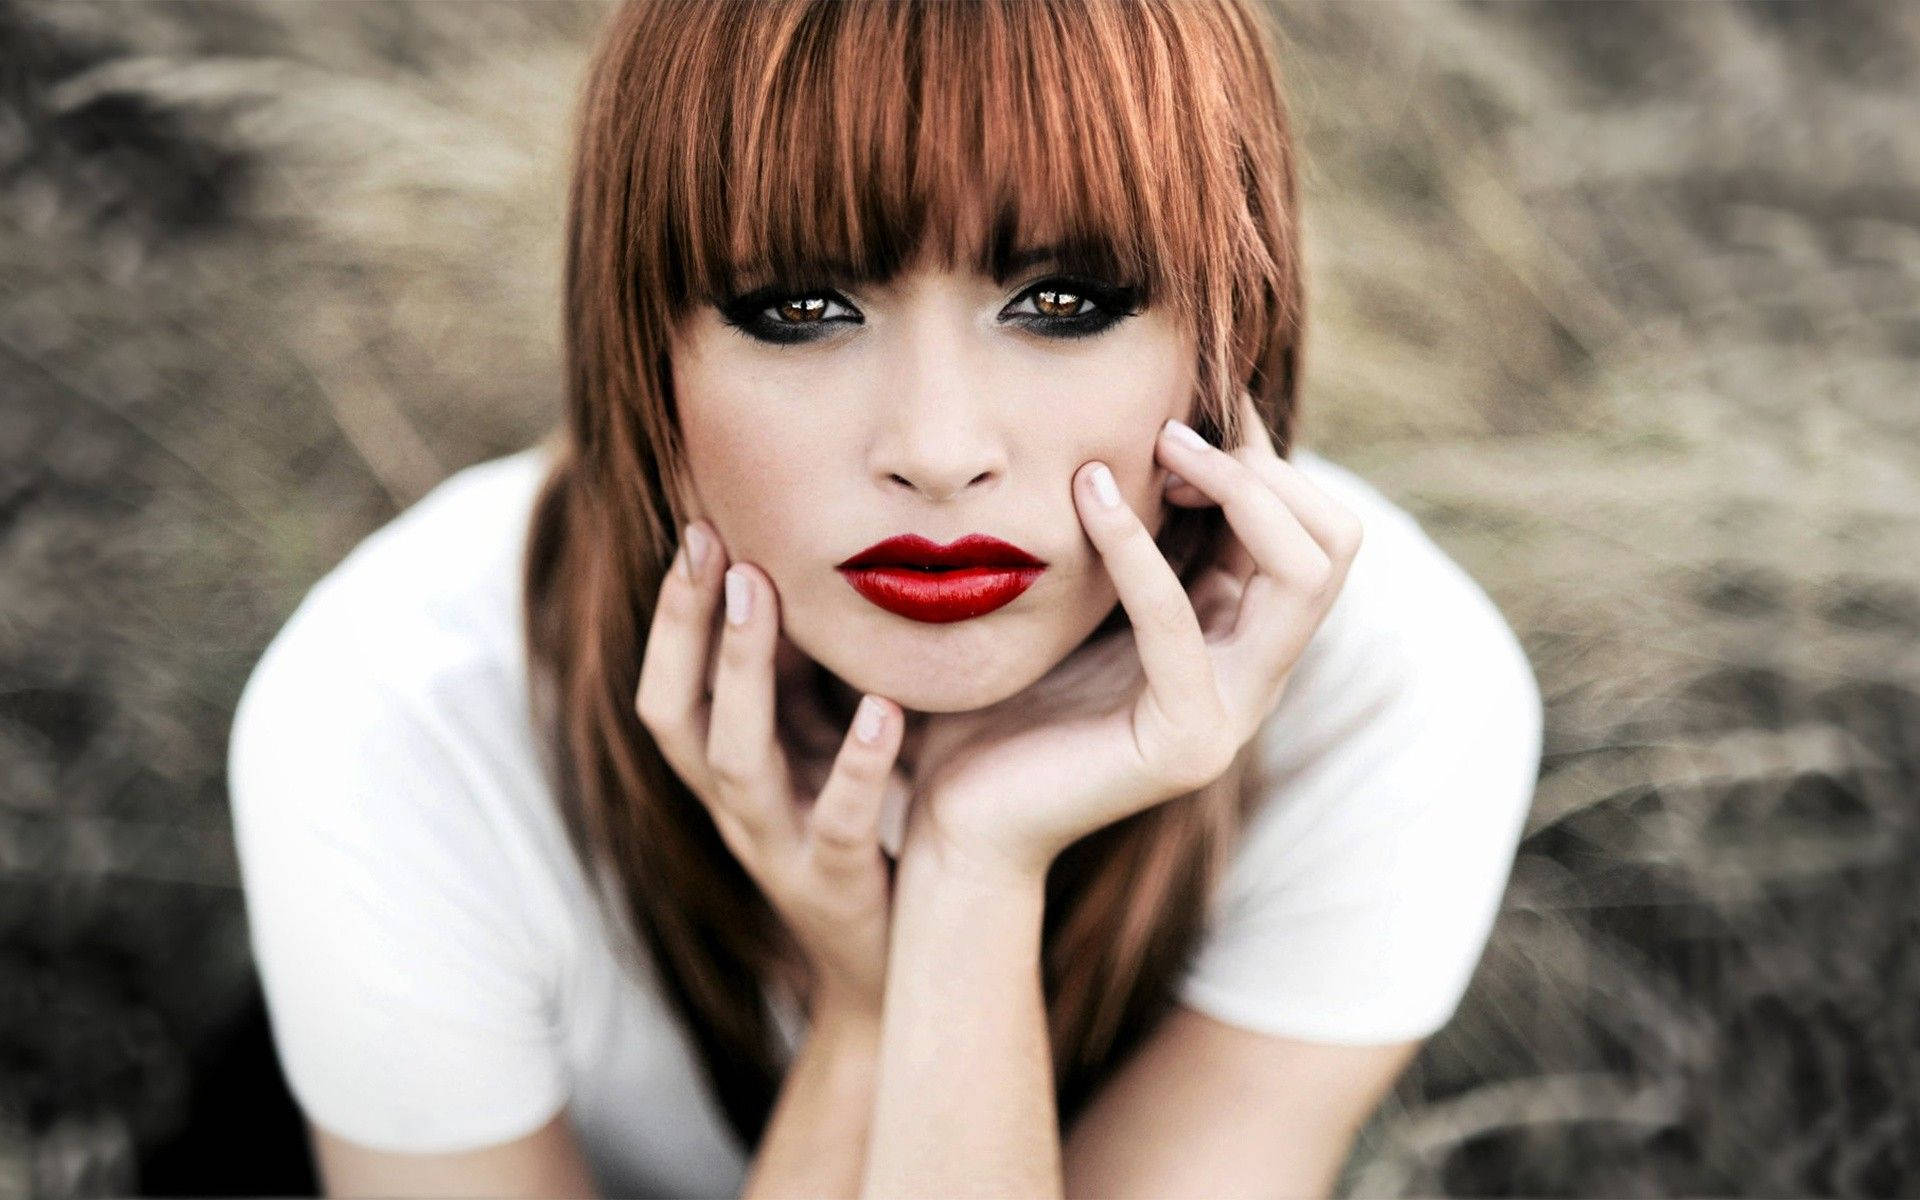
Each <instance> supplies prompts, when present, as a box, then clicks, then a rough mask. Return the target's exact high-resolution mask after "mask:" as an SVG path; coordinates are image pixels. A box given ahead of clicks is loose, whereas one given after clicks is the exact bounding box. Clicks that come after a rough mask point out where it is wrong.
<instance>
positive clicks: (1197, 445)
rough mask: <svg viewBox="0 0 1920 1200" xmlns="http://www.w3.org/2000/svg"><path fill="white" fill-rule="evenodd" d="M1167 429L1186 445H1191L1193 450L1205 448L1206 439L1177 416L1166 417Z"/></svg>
mask: <svg viewBox="0 0 1920 1200" xmlns="http://www.w3.org/2000/svg"><path fill="white" fill-rule="evenodd" d="M1167 431H1168V432H1169V433H1171V434H1173V436H1174V437H1177V438H1179V439H1180V440H1181V441H1183V442H1185V443H1186V444H1187V445H1189V446H1192V447H1193V448H1194V449H1195V450H1205V449H1206V448H1207V439H1205V438H1203V437H1201V436H1200V435H1199V434H1198V433H1195V432H1194V431H1193V428H1192V427H1191V426H1190V425H1188V424H1187V423H1186V422H1185V421H1182V420H1180V419H1179V418H1178V417H1169V418H1167Z"/></svg>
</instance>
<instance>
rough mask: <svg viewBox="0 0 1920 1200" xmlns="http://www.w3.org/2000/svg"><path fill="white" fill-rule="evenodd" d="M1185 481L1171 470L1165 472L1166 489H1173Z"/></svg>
mask: <svg viewBox="0 0 1920 1200" xmlns="http://www.w3.org/2000/svg"><path fill="white" fill-rule="evenodd" d="M1185 482H1186V480H1184V479H1182V478H1180V476H1179V475H1177V474H1175V473H1174V472H1172V471H1168V472H1167V490H1168V491H1172V490H1173V489H1175V488H1177V487H1179V486H1180V485H1181V484H1183V483H1185Z"/></svg>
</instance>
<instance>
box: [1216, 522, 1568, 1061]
mask: <svg viewBox="0 0 1920 1200" xmlns="http://www.w3.org/2000/svg"><path fill="white" fill-rule="evenodd" d="M1373 536H1374V535H1373V533H1372V532H1370V533H1369V538H1372V537H1373ZM1382 540H1383V545H1384V543H1385V539H1382ZM1364 553H1366V551H1365V550H1363V554H1364ZM1435 553H1436V554H1437V552H1435ZM1443 568H1444V569H1443V570H1442V573H1441V574H1440V575H1439V576H1434V577H1430V578H1429V579H1428V584H1429V586H1423V587H1419V588H1413V589H1408V590H1405V591H1401V590H1399V589H1397V588H1396V589H1395V592H1396V595H1397V596H1405V597H1414V598H1415V599H1414V600H1413V602H1412V603H1407V602H1404V601H1402V600H1399V599H1390V600H1389V601H1388V602H1386V603H1380V604H1373V605H1371V606H1370V607H1362V608H1361V610H1360V611H1359V612H1358V613H1349V614H1347V617H1348V620H1349V626H1350V628H1349V642H1350V643H1351V644H1350V645H1349V646H1348V647H1347V650H1346V651H1345V652H1344V659H1343V661H1340V662H1338V663H1337V664H1332V665H1331V666H1330V664H1328V663H1317V664H1315V674H1314V677H1313V678H1312V679H1311V680H1310V681H1307V682H1308V686H1307V688H1306V690H1305V693H1304V694H1299V695H1296V694H1295V693H1294V692H1293V691H1292V690H1290V691H1289V692H1288V693H1287V696H1286V700H1285V703H1286V704H1287V705H1289V706H1290V707H1287V708H1286V709H1284V711H1281V712H1279V713H1276V719H1274V720H1272V721H1270V722H1269V723H1268V724H1267V725H1266V726H1263V729H1262V731H1261V734H1260V736H1261V737H1262V738H1263V739H1265V747H1264V748H1265V750H1266V754H1267V757H1268V758H1269V759H1270V760H1271V761H1273V762H1275V763H1277V764H1279V766H1278V770H1277V773H1276V779H1277V782H1275V783H1274V784H1272V785H1271V787H1272V790H1271V792H1270V793H1269V795H1268V796H1266V797H1265V799H1264V802H1263V803H1262V804H1261V805H1260V806H1259V807H1258V808H1256V809H1255V812H1254V816H1253V818H1252V820H1251V822H1250V824H1249V827H1248V829H1247V830H1246V831H1244V834H1243V837H1242V841H1241V843H1240V844H1239V845H1238V847H1237V848H1236V851H1235V856H1234V858H1233V860H1232V864H1231V867H1230V870H1229V876H1228V879H1227V880H1226V882H1225V883H1224V884H1223V887H1222V893H1223V894H1222V896H1221V897H1220V904H1219V906H1218V908H1217V909H1216V910H1215V914H1214V917H1213V922H1212V924H1211V925H1210V927H1209V930H1208V933H1207V936H1206V937H1205V939H1204V940H1203V942H1202V944H1201V946H1200V948H1199V950H1198V951H1197V952H1196V954H1195V957H1194V959H1193V960H1192V962H1191V963H1190V965H1189V969H1188V971H1187V972H1186V974H1185V975H1184V976H1183V977H1182V979H1181V981H1180V984H1179V990H1178V995H1179V997H1180V999H1181V1000H1182V1001H1183V1002H1184V1003H1187V1004H1189V1005H1191V1006H1192V1007H1194V1008H1197V1009H1199V1010H1201V1011H1203V1012H1206V1013H1208V1014H1210V1015H1213V1016H1215V1017H1217V1018H1219V1019H1220V1020H1223V1021H1226V1022H1228V1023H1230V1024H1234V1025H1238V1026H1241V1027H1243V1028H1248V1029H1253V1030H1257V1031H1260V1032H1266V1033H1273V1034H1278V1035H1284V1036H1291V1037H1297V1038H1303V1039H1306V1040H1312V1041H1326V1042H1335V1043H1347V1044H1356V1045H1366V1044H1380V1043H1388V1042H1398V1041H1406V1040H1414V1039H1418V1038H1423V1037H1426V1036H1427V1035H1429V1034H1431V1033H1433V1032H1435V1031H1436V1030H1438V1029H1439V1028H1440V1027H1441V1026H1442V1025H1444V1024H1445V1023H1446V1022H1447V1020H1448V1019H1449V1018H1450V1017H1451V1016H1452V1014H1453V1012H1454V1010H1455V1009H1456V1007H1457V1006H1458V1004H1459V1002H1460V1000H1461V998H1462V996H1463V995H1464V993H1465V991H1466V987H1467V983H1468V981H1469V979H1470V978H1471V976H1472V974H1473V971H1474V968H1475V966H1476V965H1477V963H1478V961H1479V958H1480V955H1481V952H1482V950H1483V949H1484V948H1485V945H1486V941H1487V937H1488V935H1489V933H1490V931H1491V928H1492V925H1493V920H1494V917H1495V916H1496V914H1497V911H1498V909H1499V906H1500V900H1501V897H1502V895H1503V893H1504V891H1505V887H1506V882H1507V878H1508V875H1509V873H1510V872H1511V869H1512V865H1513V856H1514V851H1515V848H1516V845H1517V843H1518V839H1519V836H1520V831H1521V828H1522V826H1523V824H1524V821H1525V817H1526V813H1527V810H1528V807H1529V805H1530V803H1531V800H1532V797H1533V790H1534V784H1535V781H1536V779H1537V777H1538V768H1539V758H1540V750H1541V733H1542V725H1543V715H1542V705H1541V698H1540V692H1539V689H1538V686H1537V684H1536V682H1535V679H1534V675H1533V671H1532V668H1531V666H1530V665H1529V664H1528V662H1527V659H1526V656H1525V653H1524V651H1523V650H1522V649H1521V647H1520V645H1519V643H1518V641H1517V639H1516V638H1515V637H1514V636H1513V633H1512V631H1511V630H1510V629H1509V628H1508V627H1507V625H1506V623H1505V621H1504V620H1503V619H1502V618H1501V616H1500V614H1499V612H1498V610H1497V609H1495V608H1494V606H1493V605H1492V603H1491V601H1489V600H1487V598H1486V597H1485V595H1484V593H1482V592H1481V591H1480V590H1479V589H1478V587H1477V585H1475V584H1473V583H1472V581H1471V580H1469V579H1468V578H1467V577H1466V576H1465V575H1464V573H1461V572H1459V570H1458V568H1457V567H1454V566H1453V565H1452V564H1451V563H1450V562H1448V563H1444V564H1443ZM1409 614H1413V615H1409ZM1355 621H1373V622H1376V623H1377V622H1383V621H1384V622H1386V624H1385V625H1382V626H1380V627H1378V628H1376V629H1374V630H1372V631H1371V632H1370V633H1369V634H1368V636H1366V637H1364V638H1358V639H1355V638H1354V637H1353V636H1352V635H1351V625H1352V623H1353V622H1355Z"/></svg>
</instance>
